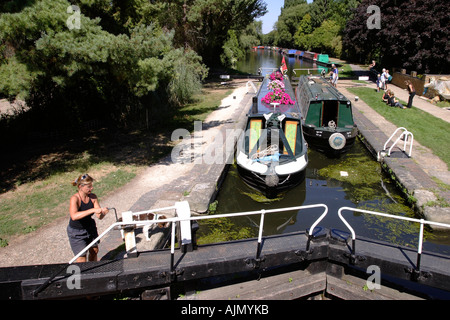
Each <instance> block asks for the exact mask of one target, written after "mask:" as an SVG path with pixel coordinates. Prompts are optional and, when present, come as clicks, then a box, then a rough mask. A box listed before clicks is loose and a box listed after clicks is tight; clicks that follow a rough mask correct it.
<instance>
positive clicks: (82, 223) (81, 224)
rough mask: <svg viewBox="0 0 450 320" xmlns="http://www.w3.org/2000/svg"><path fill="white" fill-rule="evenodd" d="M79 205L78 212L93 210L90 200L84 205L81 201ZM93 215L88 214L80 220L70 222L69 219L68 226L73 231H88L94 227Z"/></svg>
mask: <svg viewBox="0 0 450 320" xmlns="http://www.w3.org/2000/svg"><path fill="white" fill-rule="evenodd" d="M80 201H81V204H80V207H79V208H78V211H86V210H89V209H92V208H94V204H93V203H92V200H91V198H89V201H88V203H84V202H83V201H82V200H81V199H80ZM92 215H93V214H90V215H88V216H86V217H84V218H82V219H80V220H72V218H70V221H69V226H71V227H72V228H74V229H86V230H89V229H90V228H92V227H95V220H94V219H92V218H91V217H92Z"/></svg>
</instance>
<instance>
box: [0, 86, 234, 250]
mask: <svg viewBox="0 0 450 320" xmlns="http://www.w3.org/2000/svg"><path fill="white" fill-rule="evenodd" d="M231 92H232V90H231V89H230V88H226V87H223V86H220V85H215V84H214V83H212V84H208V85H206V86H205V88H204V89H203V90H202V92H201V93H199V94H198V95H197V96H196V97H195V100H194V102H192V103H190V104H188V105H186V106H185V107H183V108H181V109H180V110H178V112H177V113H176V115H175V116H174V117H173V118H172V119H170V120H167V123H166V124H165V126H163V129H161V130H160V132H154V131H151V132H150V131H148V130H145V129H138V130H133V131H130V132H128V133H115V134H114V135H113V136H111V134H110V132H103V131H102V130H99V131H97V132H96V133H93V134H92V135H91V136H89V138H87V140H83V141H81V143H79V144H81V147H80V145H79V144H77V145H76V146H74V144H73V142H70V143H67V145H66V146H65V147H62V148H60V149H58V151H52V152H41V154H38V155H36V154H33V155H32V156H30V157H29V159H28V158H27V159H26V160H23V159H22V158H21V159H16V161H14V159H12V161H10V162H11V163H13V165H11V166H9V167H4V168H2V171H3V170H4V172H8V173H9V175H8V178H9V180H10V183H9V184H8V188H4V189H3V190H2V191H3V192H1V193H0V247H5V246H7V245H8V242H9V241H10V240H11V238H14V237H16V236H19V235H24V234H28V233H31V232H33V231H35V230H37V229H39V228H41V227H43V226H46V225H48V224H49V223H51V222H52V221H54V220H55V219H58V218H62V217H67V219H68V204H69V198H70V196H71V195H72V194H73V193H75V191H76V189H75V188H74V187H73V186H72V185H71V182H72V181H73V180H74V179H76V177H78V175H80V174H83V173H85V172H88V173H89V174H90V175H91V176H92V177H94V178H95V179H96V182H95V184H94V193H95V194H97V195H98V196H99V198H100V200H101V199H102V198H103V197H105V196H106V195H108V194H109V193H112V192H113V191H114V190H116V189H118V188H120V187H121V186H123V185H125V184H126V183H128V182H129V181H130V180H131V179H133V178H134V177H135V176H136V175H137V174H139V172H140V170H141V169H143V168H145V167H146V166H148V165H149V164H151V163H154V162H157V161H158V160H159V159H160V158H161V157H163V156H165V155H167V154H169V153H170V151H171V150H172V147H173V143H172V141H171V140H170V137H171V133H172V131H173V130H174V129H176V128H186V129H187V130H190V131H192V130H193V123H194V121H203V120H204V119H205V118H206V117H207V115H209V114H210V113H211V112H212V111H214V110H215V109H217V108H218V107H219V105H220V103H221V101H222V99H224V98H225V97H226V96H228V95H229V94H230V93H231ZM92 145H95V148H93V147H92ZM89 146H91V147H89ZM30 148H33V150H35V149H36V146H30ZM58 148H59V146H58ZM10 157H14V155H10Z"/></svg>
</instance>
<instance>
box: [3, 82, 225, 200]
mask: <svg viewBox="0 0 450 320" xmlns="http://www.w3.org/2000/svg"><path fill="white" fill-rule="evenodd" d="M232 87H233V86H230V87H226V88H224V87H223V86H222V87H221V86H219V85H217V83H216V82H212V83H209V84H207V85H205V89H204V90H203V92H202V93H201V94H199V95H198V97H197V98H196V101H193V102H192V103H191V104H189V105H186V106H184V107H181V108H178V109H176V110H165V109H163V108H161V109H159V110H156V111H155V110H152V111H150V112H149V113H148V114H145V111H144V112H143V114H142V119H141V120H140V121H139V122H138V123H136V126H135V127H134V128H128V129H118V128H115V127H114V126H111V125H108V124H107V123H106V122H104V121H103V119H98V121H96V122H95V123H96V125H94V128H87V129H86V128H85V129H83V130H77V132H76V134H73V133H72V134H70V135H67V134H63V135H57V134H56V135H48V134H42V133H30V134H31V135H30V134H29V135H28V139H25V138H22V139H21V140H19V141H15V142H14V143H8V141H6V140H5V139H2V141H1V142H0V148H1V149H2V150H4V151H3V152H2V156H1V158H0V193H5V192H8V191H11V190H14V189H15V188H16V187H17V186H18V185H21V184H23V183H29V182H34V181H38V180H42V179H46V178H48V177H50V176H51V175H53V174H57V173H62V172H70V171H77V172H80V174H81V173H83V172H85V171H87V170H88V169H89V168H90V167H91V166H92V165H94V164H97V163H102V162H110V163H112V164H114V165H144V166H145V165H150V164H152V163H155V162H157V161H158V160H159V159H161V158H162V157H164V156H166V155H168V154H170V152H171V150H172V148H173V142H172V141H171V134H172V132H173V130H175V129H178V128H183V129H186V130H188V131H190V132H192V131H193V130H194V121H196V120H200V121H202V120H204V118H206V116H207V115H208V114H209V113H211V112H212V111H214V110H216V109H217V108H218V107H219V104H220V101H221V100H222V99H223V98H224V97H225V96H226V93H227V92H228V91H229V90H230V88H232ZM25 136H26V135H25Z"/></svg>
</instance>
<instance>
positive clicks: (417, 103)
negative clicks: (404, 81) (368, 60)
mask: <svg viewBox="0 0 450 320" xmlns="http://www.w3.org/2000/svg"><path fill="white" fill-rule="evenodd" d="M350 67H351V68H352V70H353V71H355V73H357V74H358V73H360V74H363V75H366V73H368V71H367V70H365V69H363V68H361V67H360V66H359V65H354V64H350ZM367 86H368V87H370V88H374V89H376V88H377V85H376V83H374V82H370V83H369V84H368V85H367ZM388 89H389V90H392V91H393V92H394V95H395V97H397V98H399V99H400V100H403V101H405V102H408V99H409V93H408V91H407V90H406V89H402V88H399V87H397V86H395V85H393V84H388ZM413 106H414V107H416V108H418V109H421V110H423V111H425V112H428V113H429V114H432V115H433V116H435V117H437V118H440V119H442V120H444V121H447V122H450V110H447V109H444V108H440V107H438V106H436V105H434V104H432V103H430V102H428V101H427V100H425V99H423V98H421V97H420V96H419V95H416V96H415V97H414V100H413Z"/></svg>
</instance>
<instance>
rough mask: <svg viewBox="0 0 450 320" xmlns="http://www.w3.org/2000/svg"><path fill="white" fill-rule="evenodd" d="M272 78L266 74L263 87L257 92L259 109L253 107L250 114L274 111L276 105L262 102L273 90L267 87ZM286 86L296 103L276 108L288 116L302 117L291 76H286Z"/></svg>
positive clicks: (287, 91) (255, 114)
mask: <svg viewBox="0 0 450 320" xmlns="http://www.w3.org/2000/svg"><path fill="white" fill-rule="evenodd" d="M269 82H270V79H269V77H268V76H266V77H265V78H264V80H263V82H262V84H261V87H260V88H259V91H258V93H257V94H256V99H257V109H254V108H252V109H251V110H250V114H249V116H258V115H259V116H260V115H263V114H266V113H270V112H274V106H273V105H270V104H268V103H265V102H262V101H261V99H262V98H264V96H265V95H266V94H267V93H269V92H270V91H271V90H270V89H268V88H267V85H268V84H269ZM284 86H285V90H286V93H287V94H289V96H290V97H291V100H292V101H294V102H295V103H294V104H280V105H278V106H277V107H276V108H275V111H276V112H280V113H282V114H285V115H286V117H289V118H296V119H300V117H301V112H300V108H299V106H298V103H297V100H296V97H295V92H294V89H293V88H292V85H291V82H290V79H289V77H287V76H285V77H284Z"/></svg>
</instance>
